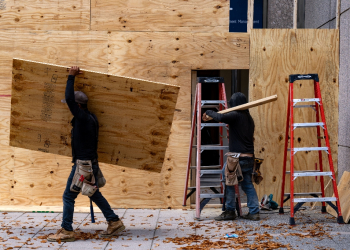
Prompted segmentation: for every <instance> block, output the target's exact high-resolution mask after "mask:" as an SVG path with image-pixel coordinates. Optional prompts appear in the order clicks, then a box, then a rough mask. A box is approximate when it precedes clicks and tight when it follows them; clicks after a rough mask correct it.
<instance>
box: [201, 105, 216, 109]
mask: <svg viewBox="0 0 350 250" xmlns="http://www.w3.org/2000/svg"><path fill="white" fill-rule="evenodd" d="M203 108H206V109H215V108H219V105H203V106H202V109H203Z"/></svg>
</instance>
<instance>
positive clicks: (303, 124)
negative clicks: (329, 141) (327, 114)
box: [293, 122, 324, 129]
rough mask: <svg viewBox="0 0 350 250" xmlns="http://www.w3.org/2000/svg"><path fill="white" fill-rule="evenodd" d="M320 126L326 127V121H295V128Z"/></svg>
mask: <svg viewBox="0 0 350 250" xmlns="http://www.w3.org/2000/svg"><path fill="white" fill-rule="evenodd" d="M317 126H320V127H322V128H323V129H324V123H323V122H312V123H293V128H294V129H296V128H311V127H317Z"/></svg>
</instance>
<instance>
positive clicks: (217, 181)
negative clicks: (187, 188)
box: [201, 177, 221, 183]
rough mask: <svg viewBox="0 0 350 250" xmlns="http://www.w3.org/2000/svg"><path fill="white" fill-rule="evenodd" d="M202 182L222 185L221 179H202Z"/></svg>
mask: <svg viewBox="0 0 350 250" xmlns="http://www.w3.org/2000/svg"><path fill="white" fill-rule="evenodd" d="M201 182H216V183H220V182H221V179H220V178H206V177H205V178H201Z"/></svg>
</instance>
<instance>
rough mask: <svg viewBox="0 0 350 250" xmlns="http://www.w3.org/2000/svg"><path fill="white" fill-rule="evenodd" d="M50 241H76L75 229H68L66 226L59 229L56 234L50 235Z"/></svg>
mask: <svg viewBox="0 0 350 250" xmlns="http://www.w3.org/2000/svg"><path fill="white" fill-rule="evenodd" d="M47 240H48V241H64V242H67V241H69V242H70V241H75V236H74V231H67V230H66V229H64V228H61V229H59V230H57V233H56V234H53V235H49V237H47Z"/></svg>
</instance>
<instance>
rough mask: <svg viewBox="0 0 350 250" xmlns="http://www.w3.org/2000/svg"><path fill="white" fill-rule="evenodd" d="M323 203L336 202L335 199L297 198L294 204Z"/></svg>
mask: <svg viewBox="0 0 350 250" xmlns="http://www.w3.org/2000/svg"><path fill="white" fill-rule="evenodd" d="M317 201H320V202H323V201H337V198H335V197H321V198H297V199H294V202H317Z"/></svg>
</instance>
